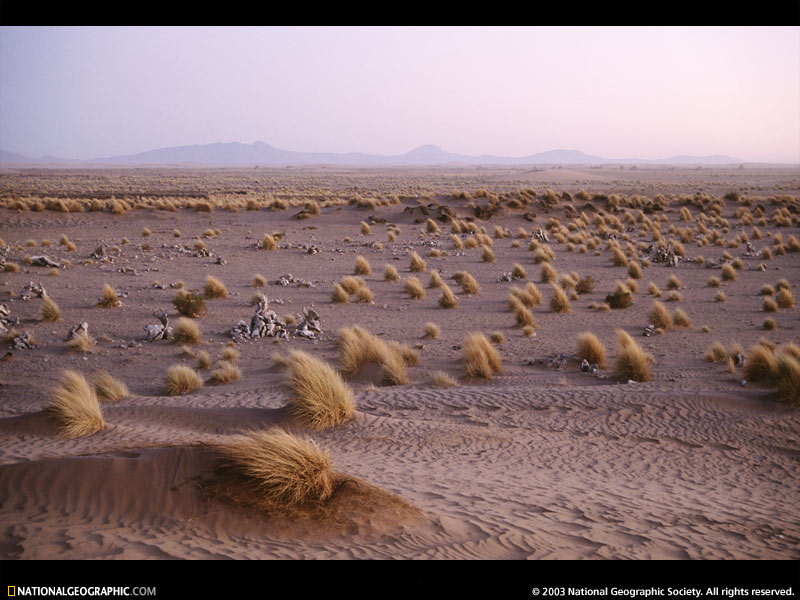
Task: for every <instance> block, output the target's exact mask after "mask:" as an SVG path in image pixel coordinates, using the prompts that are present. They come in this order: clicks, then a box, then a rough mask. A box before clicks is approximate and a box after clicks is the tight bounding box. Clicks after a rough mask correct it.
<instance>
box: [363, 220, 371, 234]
mask: <svg viewBox="0 0 800 600" xmlns="http://www.w3.org/2000/svg"><path fill="white" fill-rule="evenodd" d="M361 233H362V234H363V235H369V234H370V233H372V227H370V226H369V223H367V222H366V221H361Z"/></svg>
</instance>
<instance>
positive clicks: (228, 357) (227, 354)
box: [222, 347, 242, 364]
mask: <svg viewBox="0 0 800 600" xmlns="http://www.w3.org/2000/svg"><path fill="white" fill-rule="evenodd" d="M241 357H242V355H241V354H239V351H238V350H237V349H236V348H233V347H228V348H225V349H224V350H223V351H222V360H225V361H227V362H229V363H233V364H236V363H237V362H238V360H239V359H240V358H241Z"/></svg>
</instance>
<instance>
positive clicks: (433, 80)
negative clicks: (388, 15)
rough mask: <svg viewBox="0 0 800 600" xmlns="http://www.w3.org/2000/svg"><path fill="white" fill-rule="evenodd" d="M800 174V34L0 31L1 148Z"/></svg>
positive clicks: (773, 30)
mask: <svg viewBox="0 0 800 600" xmlns="http://www.w3.org/2000/svg"><path fill="white" fill-rule="evenodd" d="M258 140H260V141H264V142H266V143H268V144H272V145H273V146H276V147H278V148H282V149H286V150H295V151H308V152H367V153H374V154H402V153H404V152H406V151H408V150H411V149H412V148H414V147H416V146H420V145H422V144H435V145H438V146H440V147H442V148H443V149H445V150H447V151H450V152H458V153H463V154H472V155H478V154H484V153H486V154H498V155H504V156H524V155H526V154H533V153H536V152H542V151H546V150H552V149H559V148H565V149H577V150H582V151H584V152H587V153H589V154H595V155H599V156H603V157H606V158H629V157H637V158H648V159H650V158H652V159H656V158H665V157H668V156H674V155H677V154H693V155H708V154H728V155H731V156H735V157H737V158H740V159H742V160H746V161H782V162H800V28H798V27H752V28H749V27H712V28H706V27H644V28H638V27H622V28H609V27H599V28H593V27H573V28H564V27H543V28H528V27H522V28H502V27H501V28H495V27H486V28H485V27H453V28H441V27H391V28H384V27H353V28H343V27H303V28H295V27H277V28H272V27H254V28H241V27H169V28H161V27H89V28H75V27H0V148H3V149H6V150H11V151H13V152H18V153H21V154H25V155H29V156H37V157H38V156H40V155H43V154H52V155H56V156H62V157H67V158H95V157H101V156H111V155H118V154H133V153H137V152H143V151H146V150H150V149H154V148H159V147H165V146H179V145H188V144H207V143H212V142H218V141H220V142H231V141H239V142H245V143H252V142H255V141H258Z"/></svg>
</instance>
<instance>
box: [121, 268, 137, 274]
mask: <svg viewBox="0 0 800 600" xmlns="http://www.w3.org/2000/svg"><path fill="white" fill-rule="evenodd" d="M117 273H132V274H134V275H136V269H134V268H133V267H120V268H119V269H117Z"/></svg>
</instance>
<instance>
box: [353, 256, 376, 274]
mask: <svg viewBox="0 0 800 600" xmlns="http://www.w3.org/2000/svg"><path fill="white" fill-rule="evenodd" d="M354 273H355V274H356V275H369V274H371V273H372V267H370V266H369V261H368V260H367V259H366V258H364V257H363V256H357V257H356V267H355V270H354Z"/></svg>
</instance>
